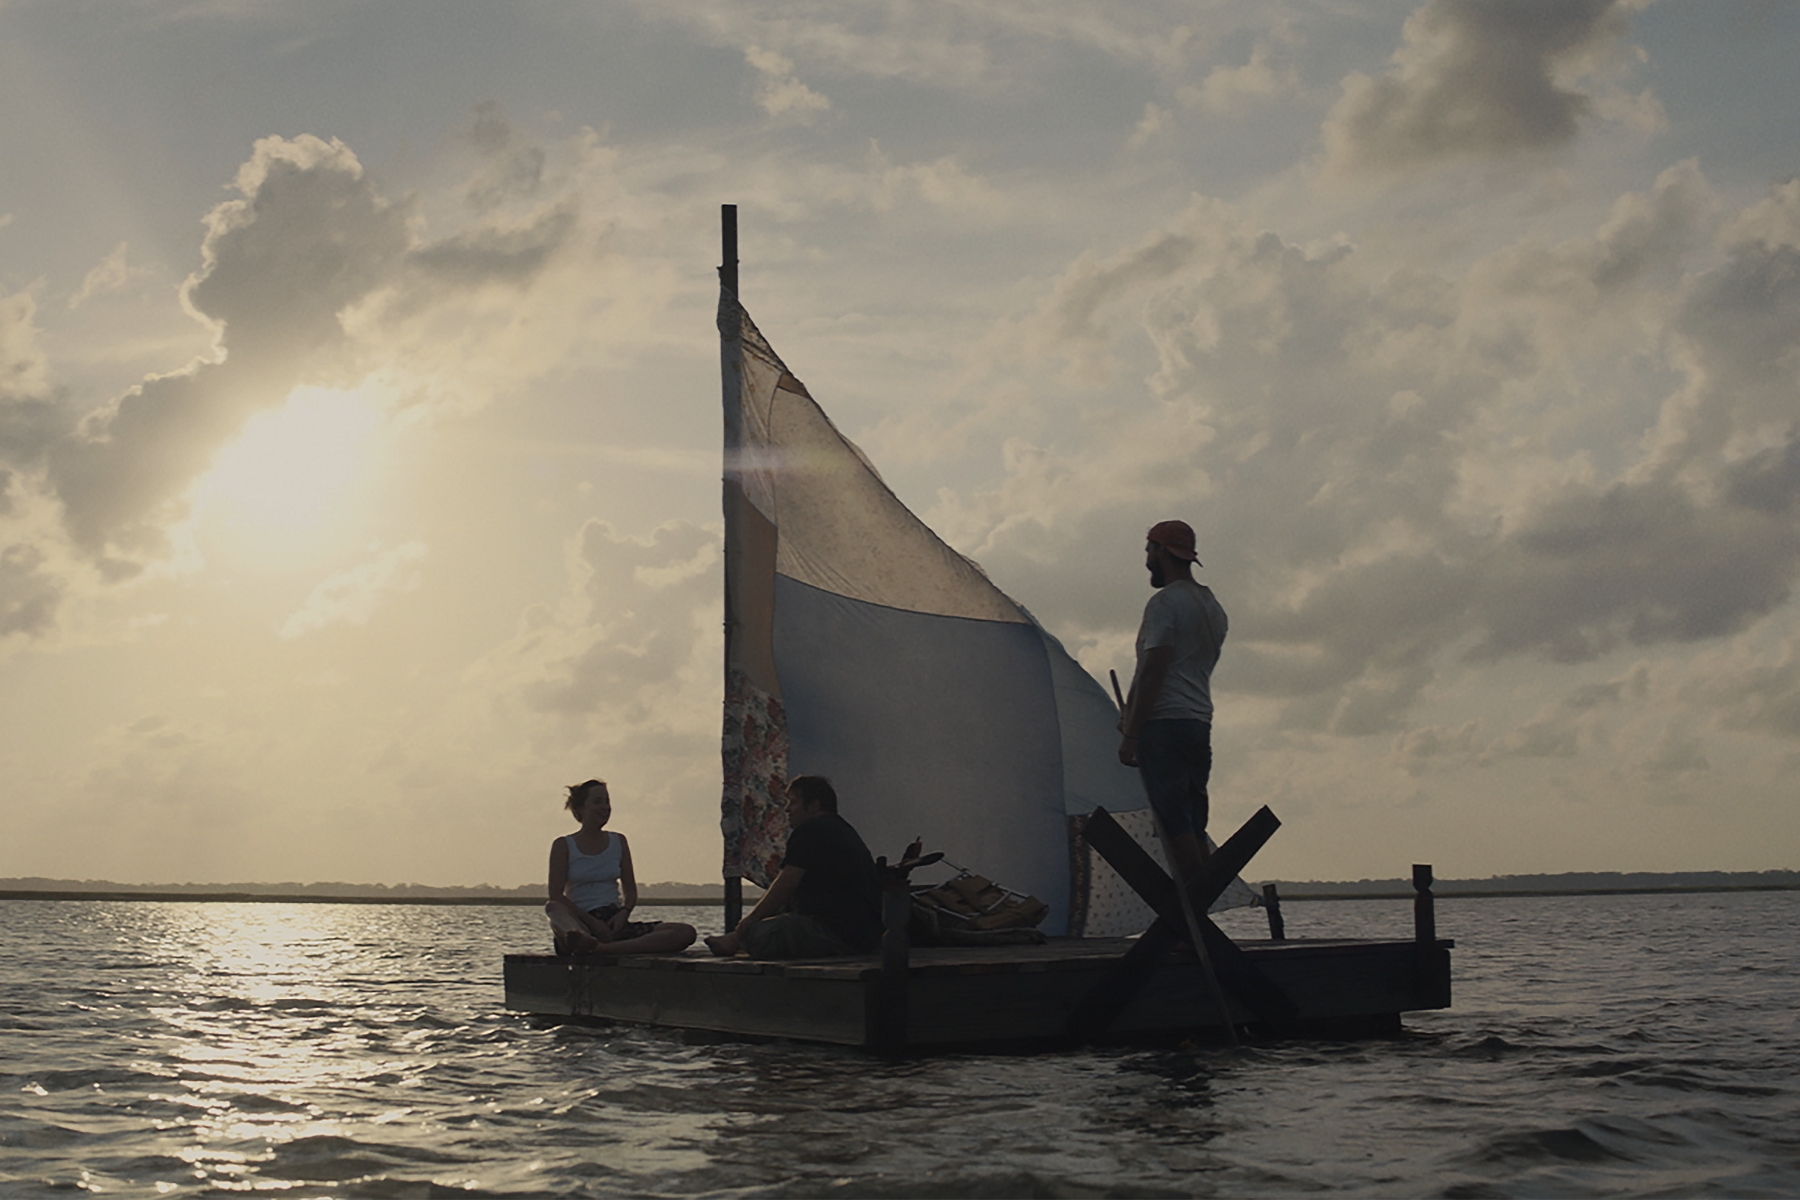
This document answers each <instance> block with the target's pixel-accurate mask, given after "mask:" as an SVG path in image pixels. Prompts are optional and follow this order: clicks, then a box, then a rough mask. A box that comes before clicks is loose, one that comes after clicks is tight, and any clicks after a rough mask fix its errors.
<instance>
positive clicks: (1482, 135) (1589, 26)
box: [1325, 0, 1634, 173]
mask: <svg viewBox="0 0 1800 1200" xmlns="http://www.w3.org/2000/svg"><path fill="white" fill-rule="evenodd" d="M1631 7H1634V5H1633V4H1631V3H1630V2H1629V0H1429V2H1428V3H1427V4H1425V5H1424V6H1423V7H1422V8H1420V9H1418V10H1417V11H1416V12H1414V13H1413V14H1412V16H1410V17H1409V18H1407V21H1406V25H1405V27H1404V30H1403V34H1402V36H1403V37H1404V39H1405V40H1404V44H1403V45H1402V46H1401V48H1400V49H1399V50H1398V51H1396V52H1395V54H1394V57H1393V66H1392V67H1391V68H1390V69H1389V70H1388V72H1387V73H1385V74H1383V75H1381V76H1378V77H1371V76H1368V75H1362V74H1353V75H1351V76H1349V77H1348V78H1347V79H1345V80H1344V85H1343V95H1342V97H1341V98H1340V99H1339V101H1338V103H1337V104H1336V106H1335V107H1333V109H1332V111H1331V114H1330V115H1329V116H1328V117H1327V118H1326V122H1325V140H1326V145H1327V151H1328V161H1329V164H1330V166H1332V167H1333V168H1335V169H1337V170H1339V171H1343V172H1349V173H1355V172H1385V171H1394V170H1401V169H1405V168H1410V167H1415V166H1421V165H1429V164H1432V163H1435V162H1440V161H1443V160H1446V159H1452V158H1463V157H1492V156H1498V155H1507V154H1512V153H1517V152H1520V151H1527V150H1538V149H1548V148H1553V147H1556V146H1562V145H1566V144H1568V143H1569V142H1571V141H1573V140H1574V138H1575V134H1576V131H1577V128H1578V125H1579V123H1580V121H1581V119H1582V118H1584V117H1586V116H1588V115H1589V114H1590V113H1592V112H1593V109H1594V100H1593V97H1592V95H1591V94H1590V93H1588V92H1583V91H1578V90H1575V89H1574V88H1572V87H1570V86H1568V83H1569V81H1570V80H1571V78H1572V77H1574V76H1578V75H1581V74H1583V73H1584V72H1589V71H1592V70H1594V69H1596V68H1598V67H1599V66H1600V65H1602V64H1603V63H1604V62H1605V61H1606V59H1607V57H1608V55H1609V53H1610V52H1611V51H1613V50H1614V49H1615V48H1616V47H1617V45H1618V44H1619V43H1620V42H1621V41H1622V39H1623V38H1624V36H1625V33H1626V31H1627V21H1626V18H1625V13H1626V12H1627V11H1628V10H1629V9H1630V8H1631Z"/></svg>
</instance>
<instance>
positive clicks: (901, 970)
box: [875, 875, 912, 1054]
mask: <svg viewBox="0 0 1800 1200" xmlns="http://www.w3.org/2000/svg"><path fill="white" fill-rule="evenodd" d="M911 920H912V891H911V889H909V888H908V887H907V886H906V877H905V876H904V875H902V876H901V877H900V880H899V882H898V883H893V882H890V883H888V884H887V886H886V887H884V888H883V889H882V892H881V976H880V978H879V979H878V980H877V982H876V985H875V989H876V991H875V1044H876V1046H877V1048H879V1049H880V1050H882V1051H884V1052H886V1053H888V1054H900V1053H903V1052H904V1051H905V1050H906V1019H907V991H908V988H909V987H910V985H911V970H912V962H911V958H912V939H911V937H910V936H909V935H908V930H907V925H908V924H909V923H910V922H911Z"/></svg>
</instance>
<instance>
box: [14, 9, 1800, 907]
mask: <svg viewBox="0 0 1800 1200" xmlns="http://www.w3.org/2000/svg"><path fill="white" fill-rule="evenodd" d="M1797 56H1800V6H1796V5H1794V4H1788V3H1759V2H1756V0H1740V2H1737V3H1733V4H1730V5H1710V4H1709V5H1694V4H1675V3H1670V2H1668V0H1662V2H1657V3H1648V2H1641V0H1466V2H1456V3H1452V2H1450V0H1425V2H1423V3H1419V2H1418V0H1410V2H1401V3H1393V2H1385V0H1356V2H1354V3H1349V2H1345V0H1253V2H1243V3H1239V2H1236V0H1188V2H1184V3H1177V2H1174V0H1139V2H1134V3H1132V4H1128V5H1127V4H1097V3H1092V2H1091V0H1087V2H1066V3H1065V2H1061V0H1042V2H1038V3H1021V4H1013V5H999V4H989V3H959V2H950V0H939V2H932V0H904V2H903V0H891V2H880V0H870V2H868V3H863V4H857V5H843V4H835V3H808V2H803V0H770V2H762V3H758V2H755V0H690V2H686V3H682V4H667V3H664V2H662V0H610V2H607V3H598V4H596V3H590V2H586V0H583V2H579V3H577V2H557V0H521V2H520V3H515V4H505V5H496V4H483V3H474V2H463V0H381V2H379V3H376V2H374V0H290V2H284V3H276V2H274V0H120V2H117V3H105V4H102V3H88V2H85V0H78V2H71V0H0V161H3V162H4V163H5V164H6V170H5V171H4V172H0V763H3V764H4V772H3V774H0V806H3V808H0V812H3V814H4V815H3V820H4V830H5V834H4V837H3V838H0V877H19V876H47V877H52V878H68V879H112V880H117V881H121V882H144V883H178V882H238V881H252V882H278V881H290V880H291V881H323V880H342V881H349V882H367V883H383V882H385V883H421V884H435V885H446V886H448V885H468V884H482V883H489V884H498V885H503V886H514V885H518V884H523V883H529V882H533V881H535V880H537V879H539V878H541V877H542V875H543V872H544V862H545V855H546V850H547V847H548V843H549V841H550V839H551V838H553V837H554V836H556V835H557V834H559V833H562V832H565V831H567V830H568V829H569V828H571V825H570V823H569V822H568V820H567V819H566V816H565V815H564V814H563V813H562V811H561V808H560V805H561V800H562V788H563V786H564V785H566V784H570V783H574V782H578V781H580V780H583V779H586V778H589V777H594V776H598V777H601V778H605V779H607V780H608V781H609V782H610V783H611V784H612V790H613V796H614V802H615V818H614V827H615V828H617V829H620V830H622V831H623V832H625V833H626V834H627V835H628V836H629V837H630V838H631V842H632V845H633V853H634V858H635V860H636V863H637V869H638V874H639V877H640V879H643V880H646V881H651V880H675V879H680V880H691V881H704V880H707V879H714V878H717V876H718V872H719V854H720V845H719V835H718V812H717V809H718V789H719V760H718V732H719V721H720V715H719V705H720V698H721V679H720V676H721V653H722V652H721V641H720V632H719V630H720V619H721V614H720V591H721V582H720V579H721V566H720V558H719V555H720V545H721V539H722V534H723V530H722V526H721V520H720V516H719V469H720V463H719V444H720V418H719V407H718V405H719V381H718V349H717V336H716V331H715V328H714V317H713V314H714V307H715V304H716V299H717V295H716V286H717V283H716V278H717V277H716V274H715V267H716V266H717V263H718V261H719V245H718V221H719V216H718V213H719V205H720V204H722V203H734V204H736V205H738V206H739V214H740V216H739V222H740V239H741V244H740V258H741V261H742V267H741V272H742V282H741V294H742V297H743V299H744V302H745V304H746V306H747V308H748V309H749V311H750V313H751V314H752V315H753V317H754V318H755V320H756V321H757V323H758V325H759V326H760V327H761V329H762V330H763V331H764V333H765V335H766V336H767V337H768V338H769V340H770V341H771V343H772V344H773V345H774V346H775V348H776V349H777V351H778V352H779V353H780V354H781V355H782V356H783V358H784V359H785V360H786V361H787V363H788V365H789V367H790V368H791V369H792V370H793V372H794V373H795V374H796V375H798V376H799V377H800V378H801V379H802V380H804V381H805V382H806V384H807V385H808V387H809V389H810V390H811V392H812V394H813V395H814V396H815V397H816V398H817V399H818V400H819V401H820V403H821V404H822V405H824V407H825V408H826V410H827V411H828V412H830V413H831V414H832V416H833V418H834V420H836V422H837V423H838V425H839V427H840V428H841V429H842V430H843V431H844V432H845V433H846V434H847V435H848V436H849V437H850V438H851V439H853V440H854V441H856V442H857V444H858V445H859V446H861V447H862V449H863V450H864V451H865V453H866V454H867V455H868V456H869V458H870V459H871V460H872V461H873V462H874V463H875V464H876V466H877V467H878V468H879V469H880V471H881V472H882V474H883V476H884V478H885V479H886V480H887V482H888V483H889V485H890V486H891V487H892V488H893V489H894V490H895V492H896V493H897V494H898V495H899V496H900V498H901V499H902V500H904V501H905V502H907V503H908V504H909V505H910V506H911V507H912V508H913V509H914V511H915V512H917V513H918V514H919V515H920V516H921V517H922V518H923V519H925V520H926V522H927V523H929V524H930V525H931V526H932V527H933V528H934V529H936V530H937V531H938V532H939V533H940V534H941V535H942V536H943V537H944V538H945V539H946V540H947V541H949V542H950V544H951V545H953V546H954V547H956V548H957V549H958V550H960V551H961V552H963V553H964V554H967V555H969V556H971V557H972V558H974V559H975V560H976V561H978V562H979V563H981V564H982V566H983V567H984V568H985V569H986V570H987V572H988V573H989V575H990V576H991V577H992V578H993V579H994V580H995V582H996V583H998V584H999V586H1000V587H1001V588H1003V589H1004V590H1005V591H1006V592H1007V593H1008V594H1010V595H1011V596H1013V597H1014V598H1015V599H1016V600H1018V601H1019V602H1020V603H1021V604H1023V605H1025V606H1026V607H1027V608H1028V609H1030V610H1031V612H1032V613H1033V614H1034V615H1035V616H1036V617H1037V618H1038V619H1039V620H1040V621H1041V622H1042V623H1043V624H1044V625H1045V627H1046V628H1048V629H1049V630H1050V631H1051V632H1053V633H1055V634H1056V635H1057V636H1058V637H1059V638H1060V639H1062V641H1063V643H1064V644H1065V646H1067V647H1068V649H1069V650H1070V652H1071V653H1073V654H1074V655H1075V656H1076V657H1077V658H1078V659H1079V660H1080V661H1081V662H1082V663H1083V664H1084V665H1085V666H1087V667H1088V668H1089V670H1091V671H1092V672H1094V674H1095V675H1096V677H1097V678H1100V679H1102V680H1104V678H1105V673H1106V671H1107V670H1108V669H1109V668H1114V669H1117V670H1119V671H1120V673H1121V674H1122V675H1128V674H1129V668H1130V664H1131V653H1132V651H1131V646H1132V638H1133V636H1134V633H1135V629H1136V623H1137V619H1138V617H1139V614H1140V613H1141V610H1142V606H1143V603H1144V601H1145V599H1146V598H1147V597H1148V595H1149V587H1148V583H1147V579H1146V577H1145V574H1144V571H1143V563H1142V554H1143V531H1144V530H1145V529H1146V528H1147V527H1148V526H1149V525H1150V524H1151V523H1153V522H1155V521H1157V520H1160V519H1163V518H1166V517H1181V518H1183V519H1186V520H1187V521H1189V522H1190V523H1191V524H1192V525H1193V526H1194V527H1195V529H1196V530H1197V532H1198V536H1199V542H1200V557H1201V559H1202V560H1203V562H1204V563H1205V567H1204V569H1203V570H1202V571H1201V572H1200V578H1201V579H1202V581H1203V582H1206V583H1207V584H1209V585H1210V586H1211V587H1212V588H1213V589H1214V591H1215V592H1216V593H1217V595H1218V596H1219V597H1220V599H1221V601H1222V603H1223V604H1224V606H1225V608H1226V609H1227V611H1228V612H1229V613H1230V617H1231V634H1230V638H1229V640H1228V642H1227V644H1226V647H1225V652H1224V655H1223V658H1222V659H1221V662H1220V665H1219V668H1218V671H1217V674H1216V675H1215V678H1214V686H1215V693H1216V700H1217V707H1218V713H1217V718H1216V725H1215V729H1214V742H1215V746H1216V750H1217V761H1216V767H1215V772H1214V782H1213V812H1214V814H1215V816H1214V830H1215V832H1219V833H1221V834H1222V833H1223V832H1226V831H1229V829H1233V828H1235V827H1236V826H1237V825H1238V824H1239V823H1240V822H1241V821H1242V820H1244V819H1245V818H1246V817H1247V816H1248V815H1249V814H1250V813H1251V812H1253V811H1254V810H1255V809H1256V808H1257V807H1258V806H1260V805H1263V804H1267V805H1269V806H1270V807H1272V808H1273V809H1274V810H1275V811H1276V813H1277V814H1278V815H1279V816H1280V817H1281V818H1282V819H1283V821H1284V825H1283V828H1282V829H1281V831H1280V832H1279V833H1278V834H1277V835H1276V837H1275V838H1274V840H1273V841H1272V842H1271V843H1270V844H1269V846H1268V848H1267V849H1265V850H1264V851H1263V852H1262V854H1261V855H1259V857H1258V858H1257V860H1256V861H1255V863H1253V864H1252V867H1251V870H1250V871H1249V872H1248V874H1249V875H1250V876H1253V877H1256V878H1285V879H1356V878H1363V877H1377V878H1378V877H1394V876H1399V875H1404V874H1405V873H1406V872H1407V870H1408V868H1409V866H1410V864H1412V863H1415V862H1429V863H1432V864H1433V866H1434V868H1435V870H1436V873H1437V875H1438V877H1439V878H1471V877H1484V876H1488V875H1496V874H1520V873H1534V872H1555V871H1564V870H1688V869H1695V870H1698V869H1716V870H1761V869H1770V868H1792V867H1795V866H1796V865H1800V820H1796V819H1795V815H1794V807H1795V803H1794V802H1795V797H1796V788H1795V785H1794V783H1793V780H1794V779H1795V778H1796V776H1797V774H1800V770H1797V769H1800V602H1797V601H1796V598H1795V595H1794V589H1795V583H1796V579H1797V578H1800V519H1797V518H1800V403H1797V401H1800V180H1797V178H1796V176H1797V174H1800V132H1797V131H1796V126H1795V124H1794V121H1793V114H1794V113H1795V112H1797V111H1800V73H1796V72H1795V71H1793V70H1792V63H1793V61H1794V60H1795V58H1796V57H1797ZM928 840H929V838H928ZM876 849H877V851H878V852H880V850H881V848H880V847H877V848H876Z"/></svg>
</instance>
